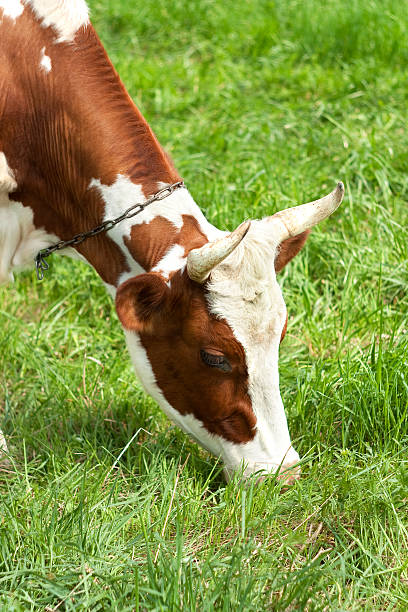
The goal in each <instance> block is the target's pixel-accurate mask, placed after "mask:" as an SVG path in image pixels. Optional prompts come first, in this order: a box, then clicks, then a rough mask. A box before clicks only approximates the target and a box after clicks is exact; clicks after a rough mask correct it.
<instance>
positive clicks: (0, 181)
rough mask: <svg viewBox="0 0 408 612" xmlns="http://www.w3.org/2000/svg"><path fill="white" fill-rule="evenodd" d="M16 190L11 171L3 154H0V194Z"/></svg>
mask: <svg viewBox="0 0 408 612" xmlns="http://www.w3.org/2000/svg"><path fill="white" fill-rule="evenodd" d="M16 189H17V183H16V181H15V178H14V174H13V171H12V170H11V169H10V168H9V166H8V164H7V159H6V156H5V155H4V153H3V152H0V193H3V194H4V193H11V192H12V191H15V190H16ZM7 200H8V198H7Z"/></svg>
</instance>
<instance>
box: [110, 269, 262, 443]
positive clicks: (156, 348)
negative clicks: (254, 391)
mask: <svg viewBox="0 0 408 612" xmlns="http://www.w3.org/2000/svg"><path fill="white" fill-rule="evenodd" d="M143 277H146V278H145V280H144V281H142V284H143V282H144V286H145V289H146V291H147V293H145V294H144V296H142V298H141V295H142V288H141V285H140V280H139V281H138V279H137V278H135V279H130V280H129V281H127V282H126V283H123V285H121V286H120V287H119V289H118V293H117V299H116V305H117V310H118V314H119V317H120V319H121V321H122V323H123V324H124V325H125V327H127V328H128V329H133V330H135V331H138V332H139V333H140V339H141V341H142V344H143V346H144V348H145V350H146V352H147V356H148V358H149V361H150V364H151V366H152V368H153V372H154V375H155V378H156V380H157V384H158V385H159V387H160V389H161V390H162V392H163V394H164V396H165V398H166V400H167V401H168V402H169V404H170V405H171V406H173V408H175V409H176V410H177V411H178V412H179V413H180V414H182V415H186V414H193V415H194V416H195V417H196V418H197V419H199V420H200V421H201V422H202V423H203V425H204V427H205V428H206V429H207V430H208V431H209V432H210V433H213V434H217V435H219V436H222V437H223V438H225V439H226V440H229V441H231V442H235V443H244V442H248V441H249V440H252V439H253V437H254V435H255V425H256V417H255V415H254V412H253V410H252V404H251V400H250V397H249V395H248V372H247V367H246V359H245V351H244V349H243V347H242V345H241V344H240V343H239V342H238V341H237V340H236V338H235V336H234V334H233V333H232V330H231V328H230V327H229V326H228V325H227V323H225V321H222V320H217V319H216V318H215V317H212V316H210V315H209V313H208V307H207V304H206V301H205V297H204V291H203V287H202V286H200V285H197V284H195V283H193V282H192V281H191V280H190V279H189V278H188V276H187V275H186V274H185V273H184V274H180V273H176V274H175V275H174V276H173V278H172V281H171V288H169V287H168V286H167V285H166V283H165V282H164V281H163V279H160V277H159V275H156V274H154V273H153V274H152V273H150V274H145V275H143ZM151 277H155V280H153V279H152V278H151ZM139 279H140V277H139ZM156 279H160V281H157V280H156ZM160 282H161V284H162V286H161V287H159V285H158V284H157V283H160ZM152 292H153V293H155V295H156V296H159V299H158V300H153V299H151V296H152ZM148 294H149V295H150V297H149V299H148V300H145V299H144V298H145V297H146V295H148ZM158 305H159V307H157V306H158ZM201 349H206V350H209V351H213V352H217V353H219V354H222V355H224V356H225V357H226V358H227V359H228V361H229V363H230V364H231V368H232V369H231V372H223V371H221V370H219V369H217V368H211V367H208V366H207V365H205V364H204V363H203V362H202V360H201V357H200V350H201ZM181 390H182V392H181Z"/></svg>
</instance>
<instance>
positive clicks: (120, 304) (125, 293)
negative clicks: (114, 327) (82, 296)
mask: <svg viewBox="0 0 408 612" xmlns="http://www.w3.org/2000/svg"><path fill="white" fill-rule="evenodd" d="M169 294H170V291H169V288H168V286H167V284H166V281H165V280H164V279H163V277H162V276H159V275H158V274H151V273H150V274H140V275H139V276H135V277H134V278H131V279H129V280H127V281H125V282H124V283H122V284H121V285H119V287H118V290H117V293H116V310H117V313H118V316H119V319H120V321H121V323H122V325H123V327H124V328H125V329H130V330H133V331H136V332H145V333H148V332H149V331H153V327H154V320H155V318H156V317H157V316H158V315H160V314H162V313H163V311H164V309H165V307H166V304H167V301H168V299H169Z"/></svg>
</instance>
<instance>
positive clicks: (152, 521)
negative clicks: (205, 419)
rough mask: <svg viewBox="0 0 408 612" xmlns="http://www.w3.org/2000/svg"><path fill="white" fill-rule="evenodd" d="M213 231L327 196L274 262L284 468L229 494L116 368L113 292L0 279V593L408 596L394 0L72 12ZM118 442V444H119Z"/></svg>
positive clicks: (206, 606) (245, 601)
mask: <svg viewBox="0 0 408 612" xmlns="http://www.w3.org/2000/svg"><path fill="white" fill-rule="evenodd" d="M91 7H92V12H93V18H94V21H95V24H96V26H97V29H98V32H99V34H100V36H101V38H102V40H103V42H104V44H105V45H106V47H107V49H108V52H109V53H110V55H111V57H112V59H113V60H114V62H115V64H116V67H117V68H118V70H119V72H120V74H121V75H122V77H123V80H124V81H125V83H126V85H127V86H128V88H129V91H130V93H131V95H132V96H133V98H134V99H135V101H136V102H137V104H138V105H139V106H140V108H141V110H142V111H143V113H144V114H145V116H146V117H147V118H148V120H149V122H150V123H151V125H152V126H153V128H154V130H155V132H156V133H157V135H158V137H159V139H160V141H161V142H162V144H163V145H164V146H165V147H166V149H167V150H168V151H169V153H170V154H171V156H172V157H173V158H174V160H175V163H176V165H177V167H178V168H179V170H180V172H181V174H182V175H183V177H184V179H185V181H186V182H187V184H188V186H189V188H190V190H191V192H192V193H193V195H194V196H195V198H196V200H197V202H198V203H199V204H200V206H202V208H203V209H204V211H205V213H206V215H207V216H208V218H209V219H210V221H212V222H213V223H215V224H217V225H218V226H220V227H222V228H233V227H235V226H236V225H237V224H238V223H240V222H241V221H242V220H243V219H244V218H249V217H262V216H264V215H267V214H271V213H273V212H274V211H275V210H277V209H279V208H285V207H287V206H289V205H291V204H294V203H301V202H303V201H307V200H312V199H314V198H315V197H318V196H319V195H322V194H323V193H324V192H325V191H329V190H331V189H332V187H333V186H334V184H335V182H336V181H337V180H339V179H342V180H343V181H344V182H345V185H346V198H345V201H344V203H343V205H342V206H341V208H340V209H339V211H338V212H337V213H336V214H335V215H334V217H333V218H331V219H329V220H327V221H326V222H325V223H323V224H322V226H321V227H319V228H316V229H315V230H314V231H313V233H312V235H311V237H310V238H309V241H308V243H307V245H306V247H305V249H304V251H303V252H302V254H301V255H299V257H297V258H296V259H295V260H294V261H293V262H292V263H291V264H290V266H289V267H288V268H287V269H286V270H285V272H284V273H283V274H282V275H281V280H282V283H283V287H284V295H285V299H286V302H287V306H288V310H289V313H290V318H289V329H288V334H287V337H286V339H285V342H284V343H283V345H282V349H281V360H280V366H281V367H280V370H281V387H282V396H283V398H284V403H285V406H286V409H287V413H288V419H289V426H290V431H291V434H292V437H293V439H294V442H295V445H296V448H297V450H299V452H300V453H301V455H302V456H303V460H302V463H303V465H302V473H303V477H302V479H301V480H300V481H299V482H298V483H296V484H295V485H294V486H293V487H291V488H290V489H288V490H282V488H281V485H280V484H279V483H277V482H275V480H274V479H271V480H269V481H265V482H264V483H262V484H258V485H257V486H255V483H252V484H250V485H249V486H247V487H243V486H242V485H241V484H240V482H239V478H237V479H236V480H234V481H232V482H231V483H229V484H228V485H227V484H226V483H225V482H224V480H223V477H222V472H221V466H220V465H219V464H217V462H216V460H215V459H214V458H212V457H210V456H209V455H207V454H206V453H205V452H204V451H202V450H201V449H199V447H198V446H197V445H196V444H194V443H193V442H191V441H190V440H189V439H187V437H186V436H184V435H183V434H182V433H181V432H180V431H179V430H178V429H176V428H175V427H173V426H172V425H171V424H170V423H169V422H168V421H167V419H166V418H165V417H164V415H163V414H162V413H161V412H160V410H159V409H158V407H157V406H156V405H155V404H154V402H153V401H152V400H151V399H150V398H149V397H147V396H146V395H144V393H143V392H142V390H141V388H140V386H139V384H138V382H137V381H136V379H135V377H134V374H133V372H132V368H131V365H130V361H129V357H128V354H127V352H126V348H125V343H124V339H123V336H122V332H121V330H120V327H119V324H118V321H117V318H116V315H115V312H114V309H113V306H112V303H111V300H110V299H109V298H108V296H107V295H106V294H105V291H104V289H103V287H102V286H101V283H100V282H99V280H98V279H97V278H96V276H95V274H94V273H93V272H92V271H91V270H89V269H88V268H86V267H85V266H83V265H81V264H79V263H74V262H72V261H69V260H65V259H60V260H58V259H55V260H54V261H53V262H52V271H51V272H50V273H49V274H48V275H47V278H46V281H44V282H43V283H41V284H38V283H37V281H36V280H35V278H34V274H31V273H25V274H23V275H21V276H19V277H18V279H17V280H16V283H15V284H14V285H11V286H9V287H7V288H2V289H1V292H0V296H1V298H0V300H1V301H0V311H1V312H0V347H1V355H2V364H3V367H2V371H1V373H0V384H1V389H2V392H1V403H0V427H1V429H3V431H4V432H5V434H6V436H7V438H8V441H9V444H10V448H11V451H12V457H13V458H14V465H12V466H11V467H10V469H9V470H8V471H2V472H1V473H0V491H1V498H0V606H1V609H4V610H7V611H13V610H52V609H54V608H56V607H57V609H60V610H81V609H83V610H90V609H92V610H120V611H124V610H138V609H141V610H143V609H147V610H181V609H183V610H190V609H191V610H214V609H216V610H234V611H235V610H245V611H246V610H254V611H257V612H259V610H267V609H269V610H275V609H278V610H304V609H307V610H324V609H327V610H362V609H365V610H385V609H387V610H388V609H400V610H405V609H407V608H408V551H407V547H408V533H407V524H408V521H407V519H408V516H407V515H408V511H407V500H408V466H407V462H408V456H407V450H408V418H407V416H408V415H407V412H408V338H407V329H408V298H407V290H406V289H407V285H408V265H407V262H408V253H407V251H408V246H407V245H408V235H407V234H408V231H407V228H408V206H407V196H408V179H407V169H406V168H407V166H406V152H407V145H408V138H407V132H406V124H407V121H408V105H407V100H408V87H407V79H406V62H407V60H408V57H407V54H408V51H407V45H406V40H407V38H406V36H407V25H408V13H407V11H406V7H405V5H404V3H395V2H391V0H386V1H382V2H380V1H379V0H371V1H370V2H363V1H362V0H354V1H353V2H349V3H346V4H344V3H340V2H339V1H338V0H330V2H325V3H323V2H318V1H317V0H313V1H311V2H300V1H294V0H290V1H289V2H283V1H281V0H278V1H277V2H273V3H272V2H270V1H266V0H258V1H257V2H251V3H247V2H241V1H238V2H232V1H230V0H227V1H226V2H222V3H215V2H213V1H210V0H201V1H200V2H194V1H193V2H188V3H187V2H184V1H182V0H176V1H175V2H171V3H164V2H144V3H137V5H136V4H135V5H134V4H132V3H120V2H112V1H106V2H98V1H96V0H95V1H93V2H91ZM130 441H132V442H131V444H129V442H130Z"/></svg>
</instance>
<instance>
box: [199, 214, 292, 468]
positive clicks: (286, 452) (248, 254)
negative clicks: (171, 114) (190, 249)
mask: <svg viewBox="0 0 408 612" xmlns="http://www.w3.org/2000/svg"><path fill="white" fill-rule="evenodd" d="M277 246H278V245H277V244H276V243H274V241H273V236H271V233H270V232H269V231H268V227H267V226H266V225H265V224H263V223H262V222H258V221H254V222H253V223H252V224H251V228H250V230H249V231H248V234H247V235H246V237H245V238H244V240H243V241H242V242H241V244H240V245H239V246H238V247H237V249H236V250H235V251H233V253H231V255H230V256H229V257H227V258H226V259H225V260H224V262H222V263H221V264H219V265H218V266H217V267H216V268H215V269H214V270H213V272H212V273H211V277H210V281H209V283H208V293H207V300H208V303H209V307H210V311H211V312H212V313H213V314H214V315H216V316H217V317H220V318H222V319H224V320H225V321H226V322H227V323H228V325H229V326H230V327H231V329H232V331H233V333H234V335H235V337H236V338H237V340H238V341H239V342H240V343H241V344H242V346H243V347H244V350H245V354H246V361H247V368H248V377H249V389H248V392H249V395H250V398H251V402H252V409H253V411H254V414H255V416H256V419H257V423H256V434H255V438H254V439H253V440H251V441H250V442H247V443H246V444H242V445H240V446H241V451H240V452H241V454H242V459H243V461H245V462H246V463H248V464H249V465H256V466H259V469H264V470H265V471H276V468H277V467H278V466H279V465H280V464H281V463H283V464H284V465H288V464H291V463H293V462H297V461H298V460H299V456H298V454H297V453H296V451H295V450H294V449H293V448H292V445H291V441H290V436H289V430H288V425H287V420H286V415H285V410H284V407H283V403H282V399H281V395H280V390H279V370H278V358H279V343H280V338H281V333H282V330H283V326H284V324H285V320H286V307H285V303H284V300H283V297H282V292H281V289H280V287H279V284H278V282H277V280H276V274H275V268H274V263H273V262H274V259H275V253H276V249H277ZM227 468H228V465H227ZM231 468H232V469H235V467H234V465H232V466H231Z"/></svg>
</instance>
